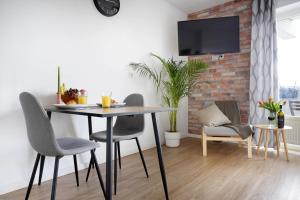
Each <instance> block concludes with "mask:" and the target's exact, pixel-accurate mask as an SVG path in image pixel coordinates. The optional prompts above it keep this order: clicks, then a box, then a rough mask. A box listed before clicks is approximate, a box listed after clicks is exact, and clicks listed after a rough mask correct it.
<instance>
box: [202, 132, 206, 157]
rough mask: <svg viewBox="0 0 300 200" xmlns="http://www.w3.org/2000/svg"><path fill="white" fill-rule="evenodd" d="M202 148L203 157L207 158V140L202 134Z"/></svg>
mask: <svg viewBox="0 0 300 200" xmlns="http://www.w3.org/2000/svg"><path fill="white" fill-rule="evenodd" d="M202 148H203V156H205V157H206V156H207V140H206V134H205V133H203V132H202Z"/></svg>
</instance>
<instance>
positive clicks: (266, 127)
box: [253, 124, 293, 130]
mask: <svg viewBox="0 0 300 200" xmlns="http://www.w3.org/2000/svg"><path fill="white" fill-rule="evenodd" d="M253 127H255V128H260V129H268V130H291V129H293V127H291V126H284V127H283V128H278V127H277V126H274V125H269V124H254V125H253Z"/></svg>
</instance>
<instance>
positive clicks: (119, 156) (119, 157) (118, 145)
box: [117, 142, 122, 169]
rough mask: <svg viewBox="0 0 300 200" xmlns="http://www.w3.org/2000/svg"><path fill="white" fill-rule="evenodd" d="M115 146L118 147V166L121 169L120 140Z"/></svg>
mask: <svg viewBox="0 0 300 200" xmlns="http://www.w3.org/2000/svg"><path fill="white" fill-rule="evenodd" d="M117 147H118V159H119V168H120V169H122V166H121V148H120V142H117Z"/></svg>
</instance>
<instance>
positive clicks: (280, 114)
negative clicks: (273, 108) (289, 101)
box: [277, 105, 284, 128]
mask: <svg viewBox="0 0 300 200" xmlns="http://www.w3.org/2000/svg"><path fill="white" fill-rule="evenodd" d="M277 123H278V128H284V112H283V111H282V105H280V110H279V111H278V113H277Z"/></svg>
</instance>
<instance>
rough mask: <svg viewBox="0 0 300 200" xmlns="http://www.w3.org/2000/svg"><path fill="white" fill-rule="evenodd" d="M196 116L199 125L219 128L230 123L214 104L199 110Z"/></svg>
mask: <svg viewBox="0 0 300 200" xmlns="http://www.w3.org/2000/svg"><path fill="white" fill-rule="evenodd" d="M198 114H199V121H200V123H201V124H203V125H205V126H220V125H223V124H230V123H231V121H230V120H229V119H228V117H226V116H225V115H224V113H223V112H222V111H221V110H220V109H219V108H218V107H217V106H216V104H212V105H210V106H208V107H206V108H203V109H201V110H200V111H199V112H198Z"/></svg>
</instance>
